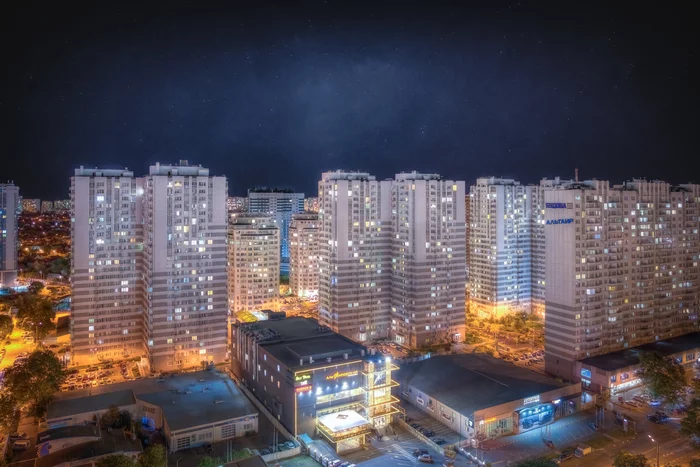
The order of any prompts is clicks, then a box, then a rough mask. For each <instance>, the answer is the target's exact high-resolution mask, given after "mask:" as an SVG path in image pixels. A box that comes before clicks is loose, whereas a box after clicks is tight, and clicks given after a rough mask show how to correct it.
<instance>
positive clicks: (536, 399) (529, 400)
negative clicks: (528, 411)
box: [523, 395, 540, 405]
mask: <svg viewBox="0 0 700 467" xmlns="http://www.w3.org/2000/svg"><path fill="white" fill-rule="evenodd" d="M539 401H540V396H539V395H537V396H532V397H526V398H525V399H523V405H528V404H534V403H536V402H539Z"/></svg>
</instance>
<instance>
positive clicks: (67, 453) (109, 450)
mask: <svg viewBox="0 0 700 467" xmlns="http://www.w3.org/2000/svg"><path fill="white" fill-rule="evenodd" d="M101 435H102V436H101V438H100V440H99V441H92V442H89V443H81V444H77V445H75V446H71V447H69V448H66V449H61V450H60V451H57V452H53V453H50V454H47V455H44V456H41V457H37V458H36V460H35V461H34V467H53V466H54V465H59V464H62V463H64V462H75V461H81V460H87V459H92V458H94V457H100V456H105V455H109V454H125V453H140V452H141V451H142V447H141V441H140V440H139V439H138V438H136V439H133V440H132V439H131V438H130V437H128V436H126V435H125V434H124V432H123V431H122V430H112V431H111V432H110V431H107V430H101Z"/></svg>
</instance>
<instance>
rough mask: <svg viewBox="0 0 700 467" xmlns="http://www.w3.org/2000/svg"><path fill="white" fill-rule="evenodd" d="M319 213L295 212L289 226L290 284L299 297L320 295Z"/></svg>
mask: <svg viewBox="0 0 700 467" xmlns="http://www.w3.org/2000/svg"><path fill="white" fill-rule="evenodd" d="M318 227H319V226H318V214H317V213H304V214H294V216H292V224H291V225H290V226H289V285H290V287H291V289H292V294H293V295H296V296H297V297H317V296H318V239H319V236H318V231H319V229H318Z"/></svg>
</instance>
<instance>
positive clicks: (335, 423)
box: [318, 410, 370, 434]
mask: <svg viewBox="0 0 700 467" xmlns="http://www.w3.org/2000/svg"><path fill="white" fill-rule="evenodd" d="M318 423H320V424H321V425H323V426H324V427H325V428H326V429H327V430H328V431H330V432H331V433H333V434H335V433H339V432H342V431H346V430H351V429H353V428H360V427H363V426H364V425H369V424H370V423H369V421H368V420H367V419H366V418H364V417H363V416H361V415H360V414H359V413H357V412H355V411H354V410H343V411H342V412H336V413H329V414H327V415H322V416H320V417H318Z"/></svg>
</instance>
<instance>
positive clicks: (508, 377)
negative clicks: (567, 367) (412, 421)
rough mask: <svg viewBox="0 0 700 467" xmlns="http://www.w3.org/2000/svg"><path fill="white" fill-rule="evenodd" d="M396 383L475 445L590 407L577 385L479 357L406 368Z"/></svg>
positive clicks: (404, 396) (453, 358) (448, 358)
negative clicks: (475, 440) (473, 440)
mask: <svg viewBox="0 0 700 467" xmlns="http://www.w3.org/2000/svg"><path fill="white" fill-rule="evenodd" d="M396 379H397V381H398V383H399V384H400V395H401V398H402V399H404V400H406V401H408V402H409V403H411V404H412V405H414V406H415V407H417V408H419V409H420V410H421V411H423V412H425V413H427V414H429V415H430V416H432V417H434V418H435V419H437V420H439V421H440V422H442V423H443V424H445V425H447V426H448V427H449V428H451V429H452V430H454V431H455V432H458V433H460V434H461V435H462V436H464V437H466V438H472V439H477V440H484V439H488V438H498V437H500V436H506V435H510V434H517V433H524V432H527V431H530V430H533V429H536V428H539V427H542V426H545V425H548V424H550V423H552V422H553V421H554V420H556V419H558V418H560V417H564V416H567V415H570V414H573V413H575V412H577V411H579V410H582V409H583V408H586V407H588V406H590V405H592V404H593V403H594V397H593V396H592V395H590V394H588V393H582V392H581V385H580V383H576V384H562V383H559V382H557V381H556V380H554V379H551V378H549V377H546V376H542V375H540V374H538V373H535V372H532V371H530V370H528V369H525V368H521V367H518V366H515V365H513V364H511V363H508V362H504V361H503V360H498V359H496V358H493V357H490V356H487V355H483V354H468V355H449V356H447V355H446V356H438V357H433V358H429V359H426V360H423V361H420V362H417V363H413V364H409V365H404V366H403V367H401V369H400V370H399V371H398V372H397V373H396Z"/></svg>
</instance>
